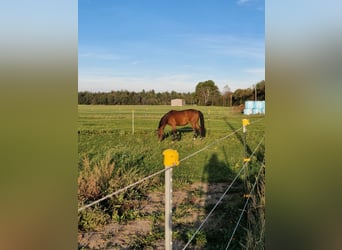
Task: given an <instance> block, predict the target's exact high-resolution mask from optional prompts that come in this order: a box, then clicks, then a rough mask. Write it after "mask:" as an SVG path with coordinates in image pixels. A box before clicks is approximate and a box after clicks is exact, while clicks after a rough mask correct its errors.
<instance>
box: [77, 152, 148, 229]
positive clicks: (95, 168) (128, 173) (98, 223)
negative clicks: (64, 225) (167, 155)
mask: <svg viewBox="0 0 342 250" xmlns="http://www.w3.org/2000/svg"><path fill="white" fill-rule="evenodd" d="M82 165H83V168H82V170H80V172H79V176H78V180H77V183H78V206H79V207H82V206H84V205H86V204H89V203H91V202H93V201H95V200H98V199H100V198H102V197H104V196H106V195H108V194H111V193H113V192H115V191H117V190H119V189H121V188H123V187H126V186H127V185H129V184H132V183H134V182H136V181H138V180H140V179H141V178H142V177H143V176H142V173H141V171H139V168H138V166H136V167H130V168H128V169H127V168H117V169H115V167H114V165H115V164H114V162H113V160H112V159H111V157H110V155H109V154H107V156H106V157H105V158H104V159H103V160H101V161H99V162H97V163H93V164H92V163H91V161H90V160H89V158H88V157H87V156H85V157H84V158H83V162H82ZM151 183H152V182H151V181H145V182H143V183H141V184H139V185H137V186H135V187H132V188H130V189H128V190H126V191H125V192H122V193H119V194H117V195H115V196H112V197H111V198H108V199H106V200H103V201H101V202H100V203H97V204H95V205H94V206H91V207H88V208H86V209H84V210H82V211H80V212H79V213H78V227H79V229H80V230H81V231H90V230H97V229H100V228H101V227H102V226H103V225H105V224H107V223H110V222H111V221H116V222H122V221H127V220H133V219H135V218H137V217H139V216H140V215H139V213H138V212H137V211H139V209H138V208H139V204H140V200H141V199H142V198H144V197H145V196H146V193H147V192H146V191H147V190H148V188H150V187H151Z"/></svg>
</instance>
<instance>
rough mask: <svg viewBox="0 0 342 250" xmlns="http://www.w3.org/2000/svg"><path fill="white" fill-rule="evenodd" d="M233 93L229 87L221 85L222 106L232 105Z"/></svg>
mask: <svg viewBox="0 0 342 250" xmlns="http://www.w3.org/2000/svg"><path fill="white" fill-rule="evenodd" d="M233 94H234V93H233V92H232V91H231V89H230V87H229V86H228V85H225V86H224V87H223V91H222V102H223V106H232V105H233V102H232V97H233Z"/></svg>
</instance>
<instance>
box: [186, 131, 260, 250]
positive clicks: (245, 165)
mask: <svg viewBox="0 0 342 250" xmlns="http://www.w3.org/2000/svg"><path fill="white" fill-rule="evenodd" d="M263 140H264V137H263V138H262V139H261V140H260V142H259V144H258V145H257V146H256V147H255V149H254V151H253V153H252V154H251V156H250V158H252V157H253V155H254V154H255V153H256V151H257V149H258V148H259V146H260V145H261V143H262V141H263ZM247 165H248V162H245V163H244V164H243V167H242V168H241V169H240V171H239V172H238V173H237V174H236V176H235V178H234V179H233V181H232V183H231V184H230V185H229V186H228V188H227V189H226V191H225V192H224V193H223V194H222V196H221V197H220V199H219V200H218V201H217V202H216V204H215V206H214V207H213V208H212V209H211V211H210V212H209V214H208V215H207V217H206V218H205V219H204V220H203V222H202V223H201V225H200V226H199V227H198V228H197V230H196V231H195V232H194V234H193V235H192V237H191V238H190V240H189V241H188V242H187V243H186V245H185V246H184V248H183V250H184V249H186V248H187V247H188V246H189V244H190V243H191V241H192V240H193V239H194V238H195V236H196V234H197V233H198V232H199V231H200V229H201V228H202V226H203V225H204V224H205V223H206V222H207V220H208V219H209V217H210V216H211V214H212V213H213V212H214V210H215V209H216V207H217V206H218V205H219V203H220V202H221V201H222V199H223V198H224V196H225V195H226V194H227V192H228V191H229V189H230V188H231V187H232V186H233V184H234V183H235V181H236V180H237V178H238V177H239V176H240V174H241V173H242V170H244V169H245V168H246V167H247Z"/></svg>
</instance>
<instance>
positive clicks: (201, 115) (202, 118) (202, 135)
mask: <svg viewBox="0 0 342 250" xmlns="http://www.w3.org/2000/svg"><path fill="white" fill-rule="evenodd" d="M198 113H199V118H200V127H201V129H200V131H201V137H205V132H206V131H205V127H204V116H203V113H202V112H201V111H198Z"/></svg>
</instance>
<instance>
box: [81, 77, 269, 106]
mask: <svg viewBox="0 0 342 250" xmlns="http://www.w3.org/2000/svg"><path fill="white" fill-rule="evenodd" d="M194 90H195V91H194V92H188V93H179V92H175V91H171V92H162V93H156V92H155V91H154V90H148V91H145V90H142V91H140V92H134V91H133V92H130V91H127V90H119V91H110V92H96V93H92V92H88V91H82V92H79V93H78V104H100V105H170V102H171V99H175V98H182V99H184V100H185V102H186V104H189V105H195V104H196V105H205V106H228V107H232V106H238V105H240V104H243V103H245V101H246V100H255V95H256V97H257V100H259V101H261V100H265V81H264V80H262V81H260V82H258V83H256V84H255V85H254V86H253V87H252V88H247V89H237V90H235V91H234V92H232V91H231V90H230V88H229V86H228V85H226V86H224V88H223V90H221V92H220V90H219V89H218V87H217V86H216V84H215V82H214V81H213V80H207V81H204V82H199V83H198V84H197V85H196V86H195V87H194Z"/></svg>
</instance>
